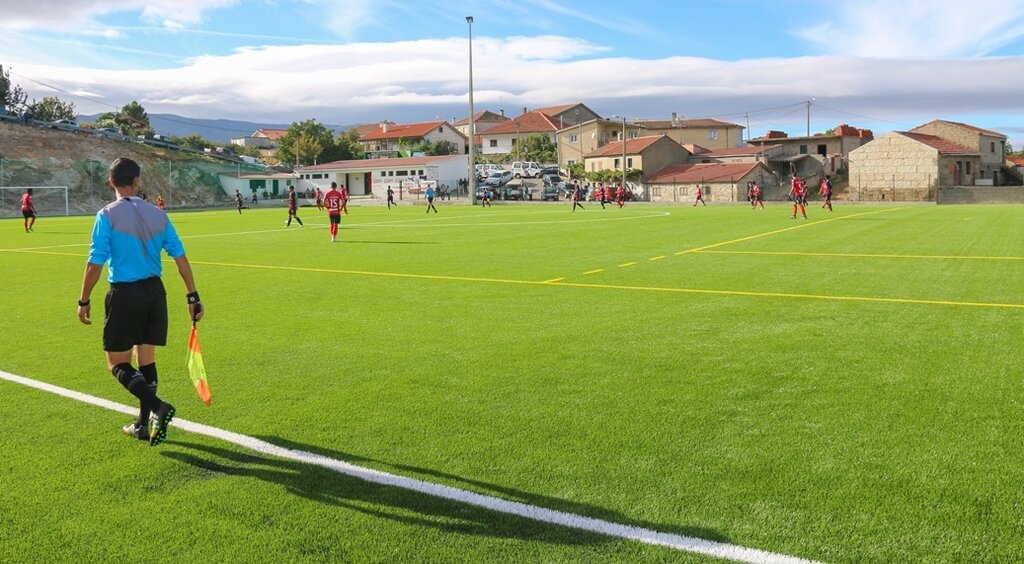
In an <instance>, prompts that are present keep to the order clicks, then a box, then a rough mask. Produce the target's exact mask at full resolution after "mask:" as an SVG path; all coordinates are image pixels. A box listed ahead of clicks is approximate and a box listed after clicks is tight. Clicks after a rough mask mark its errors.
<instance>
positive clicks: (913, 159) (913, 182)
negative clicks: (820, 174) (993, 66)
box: [849, 133, 949, 201]
mask: <svg viewBox="0 0 1024 564" xmlns="http://www.w3.org/2000/svg"><path fill="white" fill-rule="evenodd" d="M939 161H940V158H939V152H938V151H937V150H936V149H934V148H932V147H929V146H927V145H924V144H923V143H919V142H917V141H914V140H913V139H910V138H909V137H905V136H903V135H900V134H898V133H890V134H887V135H883V136H882V137H879V138H877V139H875V140H874V141H872V142H870V143H868V144H866V145H864V146H862V147H860V148H858V149H856V150H854V151H853V152H851V153H850V188H849V193H850V197H851V199H853V200H867V201H891V200H895V201H920V200H930V199H931V198H932V195H933V194H934V189H935V186H936V185H938V184H942V183H944V182H943V179H942V178H940V174H941V172H940V162H939ZM947 169H948V167H947ZM946 183H949V182H946Z"/></svg>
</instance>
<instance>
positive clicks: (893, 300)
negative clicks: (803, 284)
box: [552, 282, 1024, 309]
mask: <svg viewBox="0 0 1024 564" xmlns="http://www.w3.org/2000/svg"><path fill="white" fill-rule="evenodd" d="M552 286H565V287H571V288H604V289H608V290H633V291H642V292H668V293H679V294H702V295H713V296H742V297H756V298H797V299H802V300H807V299H811V300H828V301H844V302H875V303H893V304H917V305H948V306H963V307H984V308H1003V309H1024V304H1007V303H997V302H958V301H953V300H918V299H912V298H875V297H870V296H827V295H821V294H787V293H781V292H745V291H741V290H702V289H698V288H659V287H656V286H621V285H615V284H585V283H582V282H560V283H558V284H552Z"/></svg>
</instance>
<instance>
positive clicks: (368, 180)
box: [295, 155, 469, 199]
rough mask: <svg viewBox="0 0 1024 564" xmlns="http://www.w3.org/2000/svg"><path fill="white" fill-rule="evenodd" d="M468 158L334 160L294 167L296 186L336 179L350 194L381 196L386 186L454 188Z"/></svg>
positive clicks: (326, 186) (327, 185)
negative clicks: (444, 186) (426, 185)
mask: <svg viewBox="0 0 1024 564" xmlns="http://www.w3.org/2000/svg"><path fill="white" fill-rule="evenodd" d="M468 162H469V161H468V157H467V156H466V155H445V156H440V157H406V158H400V159H359V160H351V161H334V162H331V163H324V164H320V165H316V166H306V167H301V168H298V169H296V170H295V174H296V175H297V176H298V185H297V186H296V188H297V189H299V190H304V189H306V188H314V189H315V188H320V189H321V190H325V191H326V190H327V189H329V188H330V186H331V182H337V183H338V185H339V186H346V187H348V190H349V194H350V195H352V196H374V197H376V198H381V199H383V198H385V197H386V194H387V188H388V186H391V188H393V189H394V190H395V191H398V190H399V188H402V189H403V190H408V189H409V188H411V187H413V188H414V187H416V186H422V185H425V184H426V183H428V182H433V183H435V185H441V184H444V185H447V186H448V187H450V188H452V189H453V190H454V189H455V187H456V186H457V183H458V181H459V180H460V179H463V178H465V177H466V172H467V165H468Z"/></svg>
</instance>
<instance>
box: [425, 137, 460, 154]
mask: <svg viewBox="0 0 1024 564" xmlns="http://www.w3.org/2000/svg"><path fill="white" fill-rule="evenodd" d="M424 152H425V153H427V154H428V155H430V156H432V157H436V156H441V155H458V154H459V146H458V145H456V144H455V143H452V142H451V141H438V142H437V143H427V150H426V151H424Z"/></svg>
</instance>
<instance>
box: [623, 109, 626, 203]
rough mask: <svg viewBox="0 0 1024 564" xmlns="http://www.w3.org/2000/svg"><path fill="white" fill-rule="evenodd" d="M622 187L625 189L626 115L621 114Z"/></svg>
mask: <svg viewBox="0 0 1024 564" xmlns="http://www.w3.org/2000/svg"><path fill="white" fill-rule="evenodd" d="M622 189H623V190H625V189H626V116H622Z"/></svg>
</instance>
